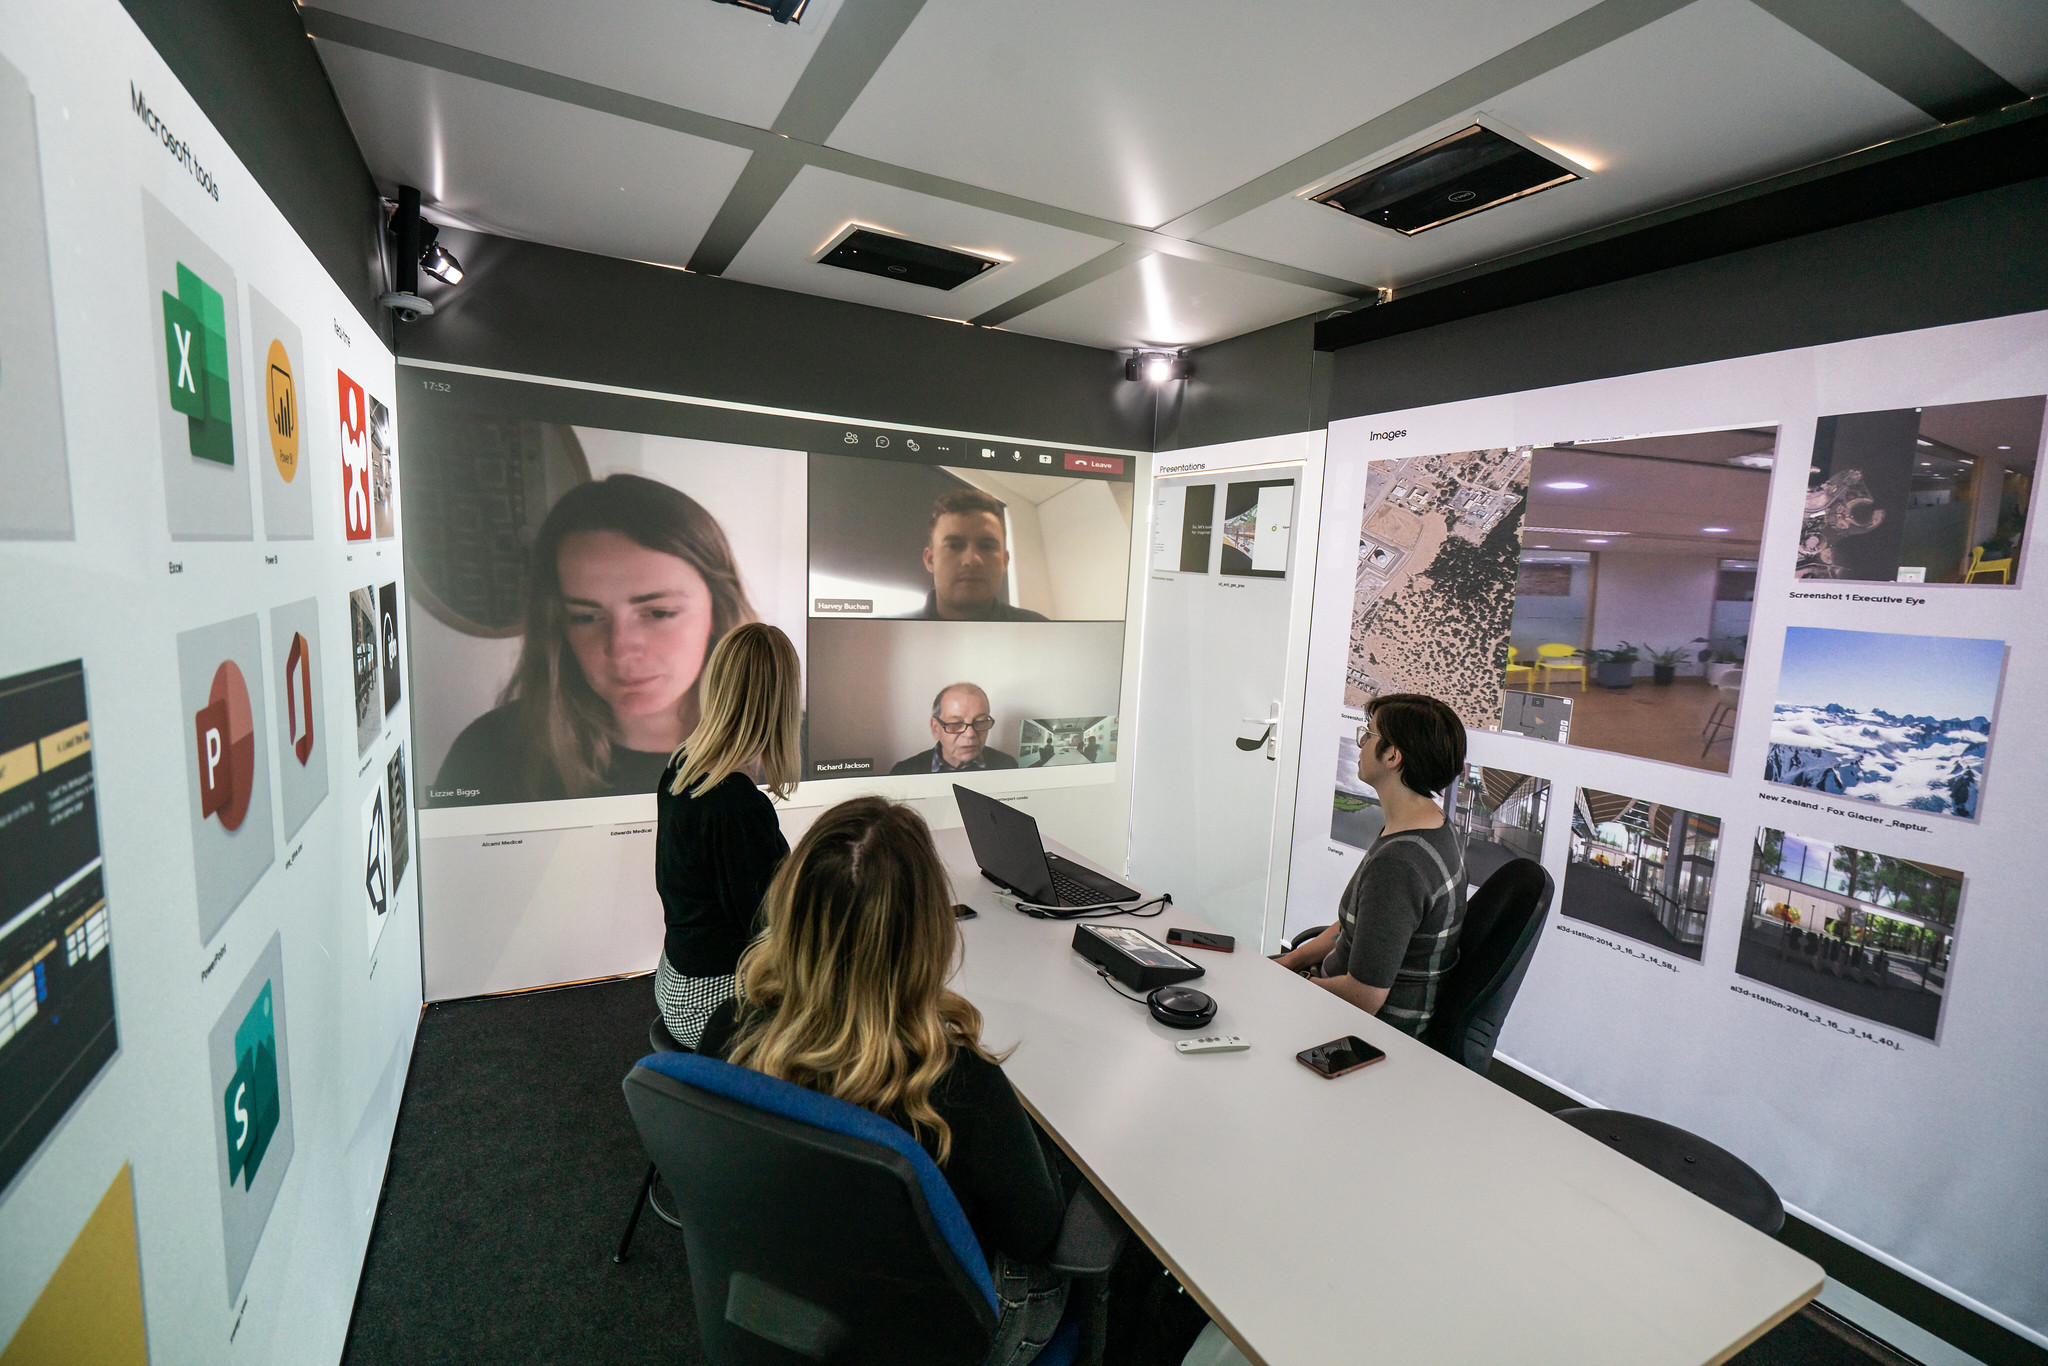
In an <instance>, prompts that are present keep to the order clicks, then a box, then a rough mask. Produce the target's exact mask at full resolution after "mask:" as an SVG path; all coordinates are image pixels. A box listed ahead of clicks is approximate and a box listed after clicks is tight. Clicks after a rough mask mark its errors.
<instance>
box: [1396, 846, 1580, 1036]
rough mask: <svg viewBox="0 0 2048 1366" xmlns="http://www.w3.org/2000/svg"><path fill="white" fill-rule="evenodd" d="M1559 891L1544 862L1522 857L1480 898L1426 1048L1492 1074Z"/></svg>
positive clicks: (1468, 912) (1443, 987)
mask: <svg viewBox="0 0 2048 1366" xmlns="http://www.w3.org/2000/svg"><path fill="white" fill-rule="evenodd" d="M1554 890H1555V888H1554V887H1553V885H1552V883H1551V881H1550V874H1549V873H1546V872H1544V871H1543V865H1542V864H1540V863H1538V862H1536V860H1534V859H1526V858H1518V859H1509V860H1508V861H1507V862H1506V863H1504V864H1502V865H1501V866H1500V867H1499V868H1498V869H1496V870H1495V872H1494V874H1493V876H1492V877H1490V878H1488V879H1486V881H1485V883H1484V884H1482V885H1481V886H1480V888H1479V890H1478V891H1477V892H1475V893H1473V894H1472V899H1471V901H1469V902H1467V903H1466V905H1465V927H1464V929H1462V930H1460V931H1459V932H1458V961H1457V962H1456V963H1454V964H1453V965H1452V966H1451V970H1450V971H1449V972H1447V973H1445V974H1444V975H1443V978H1442V980H1440V981H1439V982H1438V983H1437V988H1436V1011H1435V1013H1433V1014H1432V1015H1431V1016H1430V1017H1429V1024H1428V1026H1427V1027H1426V1028H1425V1029H1424V1030H1423V1033H1422V1041H1423V1042H1424V1043H1426V1044H1428V1045H1429V1046H1430V1047H1431V1048H1434V1049H1435V1050H1436V1051H1437V1052H1439V1053H1441V1054H1443V1055H1444V1056H1445V1057H1447V1058H1452V1059H1455V1060H1456V1061H1458V1062H1461V1063H1463V1064H1465V1066H1467V1067H1469V1068H1471V1069H1472V1070H1473V1071H1474V1072H1477V1073H1479V1074H1480V1075H1481V1076H1484V1075H1486V1069H1487V1068H1488V1067H1489V1066H1491V1065H1492V1063H1493V1044H1494V1040H1495V1039H1497V1038H1499V1037H1500V1027H1501V1024H1502V1022H1504V1021H1505V1020H1506V1019H1507V1017H1508V1007H1509V1006H1511V1005H1513V1004H1514V1000H1515V993H1516V992H1518V991H1520V990H1521V989H1522V979H1523V978H1524V977H1526V976H1528V974H1529V962H1530V960H1531V959H1533V958H1534V957H1535V956H1536V943H1537V940H1538V939H1539V938H1540V937H1541V936H1542V933H1543V921H1544V918H1545V917H1546V916H1547V915H1548V914H1549V912H1550V898H1551V896H1552V894H1553V892H1554Z"/></svg>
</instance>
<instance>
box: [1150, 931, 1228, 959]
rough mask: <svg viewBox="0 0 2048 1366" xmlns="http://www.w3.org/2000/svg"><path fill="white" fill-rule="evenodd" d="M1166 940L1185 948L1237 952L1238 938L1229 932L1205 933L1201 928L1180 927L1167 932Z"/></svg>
mask: <svg viewBox="0 0 2048 1366" xmlns="http://www.w3.org/2000/svg"><path fill="white" fill-rule="evenodd" d="M1166 942H1167V943H1169V944H1178V945H1179V946H1180V947H1182V948H1184V949H1214V950H1216V952H1218V953H1235V952H1237V940H1236V939H1234V938H1232V937H1231V936H1230V935H1227V934H1204V933H1203V932H1202V931H1200V930H1183V929H1180V928H1178V927H1175V928H1174V929H1170V930H1168V931H1167V932H1166Z"/></svg>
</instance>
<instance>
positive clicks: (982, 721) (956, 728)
mask: <svg viewBox="0 0 2048 1366" xmlns="http://www.w3.org/2000/svg"><path fill="white" fill-rule="evenodd" d="M932 720H933V721H936V722H938V727H939V729H940V730H942V731H944V732H946V734H948V735H958V734H959V733H960V732H961V731H964V730H967V729H968V728H969V727H972V728H973V730H974V733H975V734H976V735H986V734H988V733H989V732H990V731H992V730H994V729H995V728H996V719H995V717H993V716H977V717H975V718H974V719H973V720H972V721H940V720H939V718H938V717H936V716H934V717H933V718H932Z"/></svg>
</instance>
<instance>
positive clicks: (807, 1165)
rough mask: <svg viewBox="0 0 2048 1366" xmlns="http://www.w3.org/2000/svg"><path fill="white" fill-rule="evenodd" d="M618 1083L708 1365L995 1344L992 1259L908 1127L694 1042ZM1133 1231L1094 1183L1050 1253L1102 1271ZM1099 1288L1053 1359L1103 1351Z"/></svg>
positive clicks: (940, 1355)
mask: <svg viewBox="0 0 2048 1366" xmlns="http://www.w3.org/2000/svg"><path fill="white" fill-rule="evenodd" d="M624 1085H625V1092H626V1104H627V1107H628V1108H629V1109H630V1110H631V1111H632V1113H633V1121H634V1123H635V1124H636V1125H637V1126H638V1127H639V1130H640V1137H641V1141H642V1142H643V1143H645V1144H646V1146H647V1151H648V1152H649V1153H650V1154H651V1155H652V1156H653V1158H654V1161H655V1163H656V1164H657V1165H658V1166H659V1167H660V1168H661V1171H662V1175H663V1177H664V1179H665V1181H666V1183H667V1185H668V1187H669V1189H670V1190H671V1191H673V1192H674V1193H675V1196H676V1203H677V1205H678V1206H679V1207H680V1208H679V1212H680V1214H681V1216H682V1221H683V1239H684V1243H685V1245H686V1247H687V1249H688V1256H689V1265H690V1283H691V1287H692V1290H693V1291H694V1294H695V1298H696V1305H697V1323H698V1330H699V1332H700V1333H701V1334H702V1336H703V1345H704V1355H705V1359H706V1360H707V1361H709V1362H710V1363H712V1366H769V1364H770V1363H773V1364H774V1366H784V1364H785V1363H793V1362H804V1361H825V1362H833V1363H847V1366H901V1364H902V1363H925V1362H928V1363H933V1366H978V1363H980V1362H981V1361H982V1360H983V1358H984V1357H985V1356H986V1355H987V1353H988V1350H989V1346H990V1342H991V1338H992V1335H993V1333H994V1331H995V1327H996V1320H997V1314H998V1308H999V1306H998V1304H997V1301H996V1293H995V1284H994V1281H993V1280H992V1279H991V1278H990V1276H989V1269H988V1264H987V1262H985V1261H984V1260H983V1259H982V1254H981V1248H980V1245H979V1244H978V1243H977V1242H976V1241H975V1237H974V1231H973V1230H972V1229H971V1228H970V1227H969V1226H968V1223H967V1217H966V1215H965V1214H964V1213H963V1212H962V1211H961V1209H960V1202H959V1201H958V1200H957V1199H956V1198H955V1197H954V1195H953V1190H952V1187H950V1186H948V1185H947V1184H946V1178H945V1176H944V1175H943V1174H941V1172H940V1171H939V1168H938V1165H937V1164H936V1163H934V1162H933V1161H932V1159H931V1157H930V1156H929V1155H928V1154H927V1153H926V1152H925V1151H924V1149H923V1148H921V1147H920V1146H918V1143H917V1141H916V1140H915V1139H913V1138H912V1137H911V1136H910V1134H909V1133H908V1132H907V1131H905V1130H904V1129H903V1128H902V1127H901V1126H899V1125H896V1124H893V1123H891V1122H889V1121H888V1120H886V1119H883V1118H881V1117H880V1116H878V1115H875V1114H874V1113H872V1112H870V1111H868V1110H864V1109H862V1108H861V1107H859V1106H857V1105H852V1104H849V1103H847V1102H846V1101H842V1100H835V1099H833V1098H832V1097H830V1096H826V1095H821V1094H820V1093H818V1092H816V1091H811V1090H807V1089H805V1088H804V1087H801V1086H796V1085H793V1084H791V1083H789V1082H785V1081H779V1080H777V1079H775V1078H773V1077H769V1076H765V1075H763V1074H762V1073H759V1072H754V1071H751V1070H749V1069H747V1068H743V1067H735V1066H733V1065H732V1064H730V1063H725V1062H719V1061H717V1060H715V1059H712V1058H705V1057H700V1056H697V1055H695V1054H689V1053H668V1054H658V1055H655V1056H652V1057H647V1058H643V1059H641V1061H640V1063H639V1064H638V1065H637V1066H635V1067H634V1068H633V1070H632V1072H631V1073H629V1074H628V1075H627V1077H626V1080H625V1083H624ZM1122 1238H1123V1228H1122V1225H1121V1224H1120V1223H1119V1222H1118V1221H1117V1219H1116V1217H1115V1215H1113V1214H1112V1213H1110V1212H1109V1210H1108V1208H1107V1206H1106V1205H1105V1204H1104V1203H1103V1202H1102V1199H1101V1197H1100V1196H1099V1195H1097V1194H1096V1193H1095V1192H1094V1190H1093V1189H1092V1188H1084V1189H1083V1190H1082V1191H1081V1193H1080V1194H1079V1195H1077V1196H1076V1197H1075V1198H1074V1200H1073V1201H1072V1202H1071V1203H1070V1204H1069V1205H1068V1208H1067V1219H1066V1224H1065V1227H1064V1228H1063V1229H1062V1232H1061V1237H1060V1243H1059V1247H1058V1249H1057V1250H1056V1251H1055V1253H1054V1258H1053V1266H1054V1269H1055V1270H1058V1271H1061V1272H1063V1273H1065V1274H1068V1275H1070V1276H1075V1277H1083V1278H1101V1277H1106V1276H1107V1275H1108V1273H1109V1268H1110V1265H1111V1264H1112V1263H1113V1262H1114V1261H1115V1258H1116V1253H1117V1251H1118V1250H1119V1248H1120V1246H1121V1243H1122ZM1078 1289H1079V1288H1078V1287H1077V1288H1076V1290H1077V1291H1078ZM1089 1303H1099V1300H1092V1299H1091V1297H1090V1296H1088V1295H1086V1294H1082V1293H1072V1292H1070V1294H1069V1296H1068V1306H1069V1308H1068V1321H1067V1322H1065V1323H1063V1324H1062V1326H1061V1328H1060V1330H1059V1332H1058V1333H1057V1334H1056V1335H1055V1336H1054V1338H1053V1339H1052V1341H1051V1342H1050V1343H1048V1344H1047V1346H1046V1347H1045V1349H1044V1350H1043V1351H1042V1352H1040V1353H1039V1355H1038V1357H1037V1361H1038V1362H1040V1363H1043V1366H1073V1363H1075V1362H1076V1361H1078V1360H1084V1359H1085V1360H1099V1355H1100V1352H1101V1325H1100V1324H1099V1323H1095V1324H1091V1325H1090V1327H1091V1331H1090V1333H1089V1334H1088V1336H1089V1337H1090V1338H1091V1339H1092V1341H1090V1342H1089V1343H1088V1344H1087V1348H1088V1352H1087V1355H1086V1357H1085V1358H1084V1357H1082V1356H1079V1355H1077V1354H1078V1353H1080V1351H1081V1348H1082V1346H1083V1343H1082V1333H1081V1324H1080V1322H1079V1319H1080V1318H1081V1317H1084V1316H1085V1312H1083V1311H1085V1308H1086V1305H1087V1304H1089Z"/></svg>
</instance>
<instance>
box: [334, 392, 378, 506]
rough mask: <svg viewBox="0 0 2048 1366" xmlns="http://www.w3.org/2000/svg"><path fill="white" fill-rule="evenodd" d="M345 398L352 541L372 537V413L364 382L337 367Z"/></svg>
mask: <svg viewBox="0 0 2048 1366" xmlns="http://www.w3.org/2000/svg"><path fill="white" fill-rule="evenodd" d="M334 377H335V380H336V386H335V387H336V390H337V396H338V397H339V399H340V401H341V500H342V501H341V520H342V526H343V528H344V529H345V530H346V531H347V533H348V539H349V540H351V541H367V540H369V539H370V413H369V406H368V404H367V402H366V401H365V400H364V398H363V386H362V385H360V384H358V383H356V382H355V381H354V380H352V379H350V378H349V377H348V375H347V373H346V372H344V371H341V370H336V371H335V372H334Z"/></svg>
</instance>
